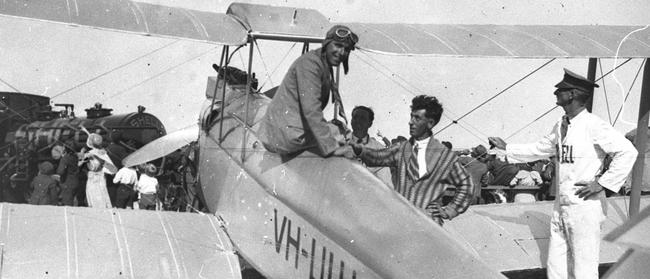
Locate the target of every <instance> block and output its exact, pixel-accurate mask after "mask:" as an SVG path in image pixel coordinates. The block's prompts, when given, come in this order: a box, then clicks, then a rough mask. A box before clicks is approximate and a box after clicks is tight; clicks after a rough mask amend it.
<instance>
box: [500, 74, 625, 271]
mask: <svg viewBox="0 0 650 279" xmlns="http://www.w3.org/2000/svg"><path fill="white" fill-rule="evenodd" d="M564 71H565V74H564V79H563V80H562V81H561V82H560V83H558V84H556V85H555V87H557V90H555V92H554V93H553V94H554V95H555V96H556V98H557V105H558V106H561V107H562V108H563V109H564V111H565V113H566V114H565V115H564V116H562V118H561V119H559V121H558V122H557V124H556V125H555V126H553V130H552V131H551V132H550V133H549V134H548V135H547V136H545V137H544V138H542V139H541V140H540V141H538V142H536V143H532V144H508V145H506V143H505V141H503V140H502V139H501V138H489V141H490V144H491V145H493V146H494V147H496V148H498V149H503V150H505V153H506V155H507V156H508V160H510V161H513V160H514V161H516V160H519V161H528V162H530V161H535V160H538V159H548V158H549V157H552V156H554V157H555V158H557V159H558V160H559V161H558V162H556V176H555V179H556V182H558V185H559V187H558V189H557V193H556V199H555V205H554V207H553V216H552V218H551V236H550V243H549V248H548V249H549V251H548V260H547V275H548V278H550V279H553V278H580V279H583V278H598V263H599V261H598V256H599V253H600V224H601V222H602V221H603V220H604V217H605V215H604V211H603V209H605V208H606V204H604V202H605V200H604V199H605V191H604V189H609V190H611V191H613V192H618V190H619V189H620V188H621V186H622V185H623V182H625V179H626V177H627V175H628V173H629V172H630V170H631V169H632V166H633V165H634V161H635V160H636V157H637V151H636V149H635V148H634V146H633V145H632V144H631V143H630V142H629V141H628V140H627V139H625V137H623V135H622V134H620V133H619V132H618V131H616V130H615V129H614V128H613V127H612V126H611V125H610V124H609V123H607V122H605V121H603V120H602V119H600V118H598V117H597V116H595V115H593V114H591V113H589V112H588V111H587V110H586V108H585V103H586V102H587V101H588V100H589V98H591V94H592V92H593V88H594V87H598V85H597V84H595V83H593V82H592V81H589V80H587V79H586V78H584V77H582V76H579V75H577V74H575V73H573V72H571V71H569V70H567V69H564ZM608 154H609V155H610V156H611V158H612V162H611V164H610V165H609V168H608V169H607V170H604V168H603V159H604V158H605V155H608Z"/></svg>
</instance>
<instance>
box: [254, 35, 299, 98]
mask: <svg viewBox="0 0 650 279" xmlns="http://www.w3.org/2000/svg"><path fill="white" fill-rule="evenodd" d="M256 44H257V43H256ZM295 46H296V43H293V45H291V48H289V50H288V51H287V53H285V54H284V56H283V57H282V59H280V63H278V65H276V66H275V69H273V71H272V72H271V74H268V75H267V76H268V78H267V79H266V80H264V83H262V85H260V86H259V88H263V87H264V85H265V84H266V82H267V81H270V79H271V76H273V74H275V72H276V71H277V70H278V69H279V68H280V65H282V63H283V62H284V60H285V59H287V57H288V56H289V54H290V53H291V50H293V48H294V47H295ZM258 51H259V46H258ZM260 57H261V54H260ZM271 87H274V86H273V82H271Z"/></svg>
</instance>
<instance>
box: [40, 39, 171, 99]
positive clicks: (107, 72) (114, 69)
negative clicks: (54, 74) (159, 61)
mask: <svg viewBox="0 0 650 279" xmlns="http://www.w3.org/2000/svg"><path fill="white" fill-rule="evenodd" d="M179 41H180V40H176V41H173V42H170V43H168V44H165V45H163V46H161V47H159V48H156V49H154V50H152V51H150V52H147V53H145V54H143V55H140V56H138V57H136V58H134V59H131V60H130V61H128V62H126V63H124V64H122V65H119V66H117V67H115V68H113V69H110V70H108V71H106V72H104V73H101V74H99V75H97V76H95V77H93V78H91V79H89V80H86V81H84V82H82V83H79V84H77V85H75V86H73V87H70V88H69V89H67V90H63V91H61V92H59V93H57V94H54V95H53V96H51V97H50V99H54V98H56V97H59V96H61V95H63V94H65V93H68V92H70V91H72V90H74V89H77V88H79V87H81V86H83V85H86V84H88V83H90V82H93V81H95V80H97V79H99V78H101V77H104V76H106V75H108V74H110V73H112V72H115V71H117V70H119V69H122V68H124V67H126V66H128V65H130V64H133V63H134V62H135V61H138V60H140V59H142V58H145V57H147V56H149V55H151V54H154V53H156V52H158V51H160V50H162V49H165V48H167V47H169V46H171V45H173V44H175V43H177V42H179Z"/></svg>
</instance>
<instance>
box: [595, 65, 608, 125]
mask: <svg viewBox="0 0 650 279" xmlns="http://www.w3.org/2000/svg"><path fill="white" fill-rule="evenodd" d="M598 67H599V68H600V76H603V63H601V62H600V58H598ZM603 94H604V95H605V106H606V108H607V117H608V118H609V125H612V114H611V113H610V109H609V98H608V97H607V87H606V86H605V80H604V79H603ZM592 98H593V97H592Z"/></svg>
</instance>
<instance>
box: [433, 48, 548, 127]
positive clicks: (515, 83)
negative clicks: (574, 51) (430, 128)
mask: <svg viewBox="0 0 650 279" xmlns="http://www.w3.org/2000/svg"><path fill="white" fill-rule="evenodd" d="M553 61H555V58H552V59H550V60H549V61H546V63H544V64H542V65H541V66H539V67H537V69H535V70H533V71H532V72H530V73H528V74H526V75H525V76H523V77H522V78H520V79H519V80H517V81H515V82H514V83H513V84H511V85H509V86H508V87H506V88H504V89H503V90H501V91H500V92H499V93H497V94H495V95H494V96H492V97H490V98H488V99H487V100H485V101H483V102H482V103H481V104H479V105H478V106H476V107H474V108H473V109H471V110H470V111H468V112H466V113H465V114H463V115H462V116H461V117H459V118H458V119H456V120H454V121H452V122H451V123H449V124H447V126H445V127H443V128H442V129H440V130H439V131H438V132H437V133H436V134H438V133H440V132H442V131H444V130H445V129H447V128H449V127H450V126H451V125H454V124H457V123H458V121H460V120H461V119H463V118H464V117H465V116H467V115H469V114H470V113H472V112H474V111H476V110H477V109H479V108H480V107H482V106H484V105H485V104H487V103H488V102H490V101H492V100H493V99H494V98H496V97H498V96H499V95H501V94H503V93H504V92H506V91H508V90H509V89H510V88H512V87H514V86H515V85H517V84H519V83H520V82H522V81H523V80H524V79H526V78H528V77H529V76H531V75H532V74H534V73H536V72H537V71H539V70H541V69H542V68H544V67H546V65H548V64H550V63H551V62H553Z"/></svg>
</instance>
